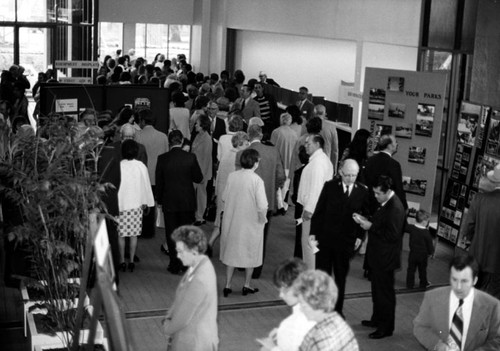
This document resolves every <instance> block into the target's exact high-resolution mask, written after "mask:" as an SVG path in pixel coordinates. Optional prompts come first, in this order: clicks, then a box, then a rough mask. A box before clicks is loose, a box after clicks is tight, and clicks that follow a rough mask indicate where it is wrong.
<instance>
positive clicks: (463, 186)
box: [460, 185, 467, 196]
mask: <svg viewBox="0 0 500 351" xmlns="http://www.w3.org/2000/svg"><path fill="white" fill-rule="evenodd" d="M466 192H467V185H462V189H461V190H460V196H465V193H466Z"/></svg>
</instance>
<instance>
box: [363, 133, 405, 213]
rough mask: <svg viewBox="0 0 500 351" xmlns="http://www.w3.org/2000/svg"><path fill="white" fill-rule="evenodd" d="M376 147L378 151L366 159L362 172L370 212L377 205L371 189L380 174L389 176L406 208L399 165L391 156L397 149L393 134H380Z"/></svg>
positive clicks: (373, 210)
mask: <svg viewBox="0 0 500 351" xmlns="http://www.w3.org/2000/svg"><path fill="white" fill-rule="evenodd" d="M377 149H378V151H379V152H378V153H377V154H375V155H373V156H372V157H370V158H369V159H368V161H367V163H366V167H365V170H364V173H363V175H364V178H363V179H365V180H366V185H368V188H369V189H370V212H371V213H373V212H375V210H376V209H377V207H378V203H377V201H376V199H375V197H374V196H373V192H372V189H373V188H374V187H375V184H376V183H377V180H378V178H379V176H380V175H386V176H388V177H389V178H391V180H392V185H393V188H392V189H393V190H394V192H395V193H396V195H397V196H398V198H399V200H400V201H401V203H402V204H403V207H404V208H405V210H406V209H407V208H408V204H407V203H406V194H405V192H404V190H403V174H402V171H401V165H400V164H399V162H398V161H396V160H395V159H394V158H393V157H392V156H393V155H394V154H395V153H396V152H397V150H398V143H397V141H396V138H395V137H394V135H389V134H387V135H382V136H381V137H380V140H379V142H378V144H377Z"/></svg>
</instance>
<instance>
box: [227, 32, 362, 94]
mask: <svg viewBox="0 0 500 351" xmlns="http://www.w3.org/2000/svg"><path fill="white" fill-rule="evenodd" d="M236 41H237V47H236V53H237V54H236V58H235V67H236V68H242V70H243V72H244V73H245V76H246V78H247V80H248V79H250V78H257V77H258V74H259V71H261V70H263V71H266V73H267V74H268V76H269V77H271V78H273V79H274V80H276V81H277V82H278V83H279V84H280V85H281V86H283V87H286V88H288V89H292V90H298V88H299V87H300V86H302V85H305V86H307V87H308V88H309V92H310V93H311V94H313V95H315V96H324V97H326V98H327V99H328V100H333V101H337V100H338V93H339V86H340V81H341V80H345V81H354V73H355V65H356V43H354V42H349V41H342V40H332V39H321V38H311V37H303V36H294V35H284V34H274V33H262V32H251V31H238V32H237V40H236Z"/></svg>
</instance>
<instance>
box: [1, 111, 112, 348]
mask: <svg viewBox="0 0 500 351" xmlns="http://www.w3.org/2000/svg"><path fill="white" fill-rule="evenodd" d="M77 130H78V128H75V126H74V125H70V124H68V123H67V122H66V118H64V117H63V116H58V115H53V116H51V117H49V118H48V120H47V121H46V123H45V125H44V126H43V127H41V128H40V130H39V131H38V133H37V135H34V133H23V134H21V135H17V136H15V137H13V139H12V141H11V143H10V145H9V148H8V152H7V154H6V156H5V158H4V159H3V160H2V162H0V176H1V177H2V184H3V185H2V186H1V188H0V189H1V190H2V192H3V193H4V196H5V197H7V198H8V199H9V200H10V201H12V202H13V203H14V204H16V205H17V206H18V207H19V209H20V215H21V216H22V221H21V224H20V225H17V226H15V227H14V228H13V229H12V230H11V231H10V232H9V233H8V239H9V240H10V241H15V242H17V243H22V244H23V245H25V246H27V247H28V249H29V252H30V261H31V263H32V265H31V267H32V269H31V272H30V273H31V274H30V275H31V276H30V278H31V279H35V280H37V281H40V282H44V283H43V285H42V286H43V290H44V294H45V298H44V299H43V301H42V305H43V307H44V308H45V309H46V312H47V313H46V315H45V318H44V319H45V322H46V324H47V326H48V328H49V329H52V331H53V332H54V333H57V331H56V330H57V329H61V330H62V331H61V332H62V333H63V335H64V336H62V337H61V339H62V341H63V345H64V346H65V347H69V344H70V341H71V340H72V334H73V331H74V330H75V329H81V328H82V326H81V325H75V317H76V313H72V312H71V309H70V310H69V311H68V307H71V306H74V298H75V296H74V294H73V295H72V294H71V289H72V287H71V284H68V279H70V278H77V277H79V276H80V275H81V273H82V266H83V259H84V257H85V248H86V240H87V235H88V233H89V215H90V214H91V213H93V212H95V211H99V212H103V211H105V206H104V204H103V202H102V201H101V196H102V194H103V193H104V191H105V187H106V185H105V184H101V183H100V182H99V176H98V174H97V161H98V157H99V153H100V150H101V148H102V140H101V139H99V138H98V137H96V135H95V133H93V129H90V130H89V131H87V132H86V133H83V135H78V137H75V136H76V135H77V133H76V131H77ZM31 317H33V316H31ZM31 317H30V315H28V322H29V320H30V318H31ZM101 330H102V329H101ZM81 334H82V335H84V334H85V333H81ZM96 336H97V335H96ZM100 337H101V338H102V335H101V336H100Z"/></svg>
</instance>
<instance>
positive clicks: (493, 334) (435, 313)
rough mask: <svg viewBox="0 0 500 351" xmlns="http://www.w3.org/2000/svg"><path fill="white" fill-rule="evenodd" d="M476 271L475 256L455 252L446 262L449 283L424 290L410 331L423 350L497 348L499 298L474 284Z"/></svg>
mask: <svg viewBox="0 0 500 351" xmlns="http://www.w3.org/2000/svg"><path fill="white" fill-rule="evenodd" d="M477 275H478V264H477V262H476V260H475V259H474V258H473V257H472V256H465V255H459V256H456V257H455V258H453V260H452V261H451V264H450V284H451V286H449V287H443V288H438V289H434V290H431V291H428V292H426V294H425V296H424V301H423V302H422V305H421V306H420V311H419V312H418V315H417V317H416V318H415V320H414V321H413V335H415V337H416V338H417V340H418V341H419V342H420V344H422V346H424V347H425V348H426V349H427V350H436V351H448V350H463V351H473V350H484V351H486V350H492V351H493V350H500V301H499V300H497V299H496V298H494V297H493V296H491V295H489V294H487V293H485V292H482V291H480V290H476V289H475V288H474V285H475V284H476V282H477V278H478V276H477ZM457 317H459V318H457ZM456 321H458V323H456ZM460 326H462V327H460Z"/></svg>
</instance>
